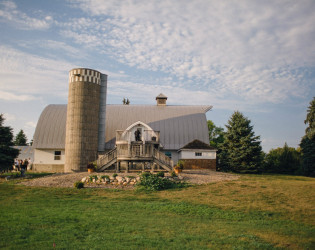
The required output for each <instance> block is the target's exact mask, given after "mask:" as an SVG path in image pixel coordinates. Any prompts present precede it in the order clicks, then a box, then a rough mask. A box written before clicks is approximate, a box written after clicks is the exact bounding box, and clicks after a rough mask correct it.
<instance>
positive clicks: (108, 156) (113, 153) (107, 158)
mask: <svg viewBox="0 0 315 250" xmlns="http://www.w3.org/2000/svg"><path fill="white" fill-rule="evenodd" d="M115 158H117V149H116V148H114V149H112V150H111V151H109V152H107V153H106V154H105V155H103V156H102V157H100V158H98V160H97V166H98V167H102V166H104V165H106V164H107V163H109V162H110V161H112V160H114V159H115Z"/></svg>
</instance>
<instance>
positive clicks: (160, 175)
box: [156, 172, 165, 177]
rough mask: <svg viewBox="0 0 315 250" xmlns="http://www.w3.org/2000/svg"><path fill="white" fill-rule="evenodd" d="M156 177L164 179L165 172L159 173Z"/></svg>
mask: <svg viewBox="0 0 315 250" xmlns="http://www.w3.org/2000/svg"><path fill="white" fill-rule="evenodd" d="M156 176H158V177H164V176H165V175H164V172H158V173H157V174H156Z"/></svg>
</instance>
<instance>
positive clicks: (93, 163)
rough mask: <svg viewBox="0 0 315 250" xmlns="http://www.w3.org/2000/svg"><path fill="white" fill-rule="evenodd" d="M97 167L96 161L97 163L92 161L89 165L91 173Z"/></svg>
mask: <svg viewBox="0 0 315 250" xmlns="http://www.w3.org/2000/svg"><path fill="white" fill-rule="evenodd" d="M96 167H97V166H96V163H95V162H90V163H89V164H88V165H87V169H88V172H89V173H93V172H95V170H96Z"/></svg>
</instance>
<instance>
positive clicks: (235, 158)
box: [219, 111, 262, 173]
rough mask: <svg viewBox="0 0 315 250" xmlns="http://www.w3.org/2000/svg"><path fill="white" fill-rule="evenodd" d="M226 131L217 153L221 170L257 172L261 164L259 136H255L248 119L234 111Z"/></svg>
mask: <svg viewBox="0 0 315 250" xmlns="http://www.w3.org/2000/svg"><path fill="white" fill-rule="evenodd" d="M226 128H227V131H226V133H225V135H224V142H223V144H222V147H221V150H222V151H221V153H220V154H219V167H220V169H221V170H225V171H234V172H251V173H253V172H258V171H260V169H261V164H262V149H261V145H260V141H259V139H260V137H259V136H255V133H254V131H253V126H251V125H250V120H249V119H247V118H246V117H244V116H243V114H242V113H240V112H238V111H236V112H234V113H233V115H232V116H231V118H230V120H229V121H228V125H226Z"/></svg>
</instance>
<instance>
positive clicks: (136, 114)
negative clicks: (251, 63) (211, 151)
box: [33, 105, 212, 150]
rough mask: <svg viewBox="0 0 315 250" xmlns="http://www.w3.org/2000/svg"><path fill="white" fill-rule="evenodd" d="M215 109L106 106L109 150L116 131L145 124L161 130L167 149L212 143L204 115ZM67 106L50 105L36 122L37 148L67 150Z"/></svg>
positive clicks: (35, 146)
mask: <svg viewBox="0 0 315 250" xmlns="http://www.w3.org/2000/svg"><path fill="white" fill-rule="evenodd" d="M211 108H212V106H156V105H107V108H106V128H105V131H106V132H105V133H106V135H105V138H106V145H105V147H106V149H112V148H114V147H115V136H116V130H125V129H126V128H128V126H130V125H131V124H133V123H135V122H137V121H142V122H144V123H146V124H148V125H149V126H150V127H151V128H152V129H153V130H155V131H160V140H161V144H162V145H163V146H164V149H166V150H178V149H180V148H181V147H183V146H184V145H186V144H187V143H189V142H191V141H193V140H195V139H198V140H200V141H202V142H204V143H209V139H208V138H209V137H208V126H207V120H206V115H205V113H206V112H207V111H209V110H210V109H211ZM66 116H67V105H49V106H47V107H46V108H45V109H44V110H43V112H42V114H41V116H40V118H39V120H38V123H37V127H36V130H35V134H34V142H33V147H34V148H42V149H63V148H65V133H66Z"/></svg>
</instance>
